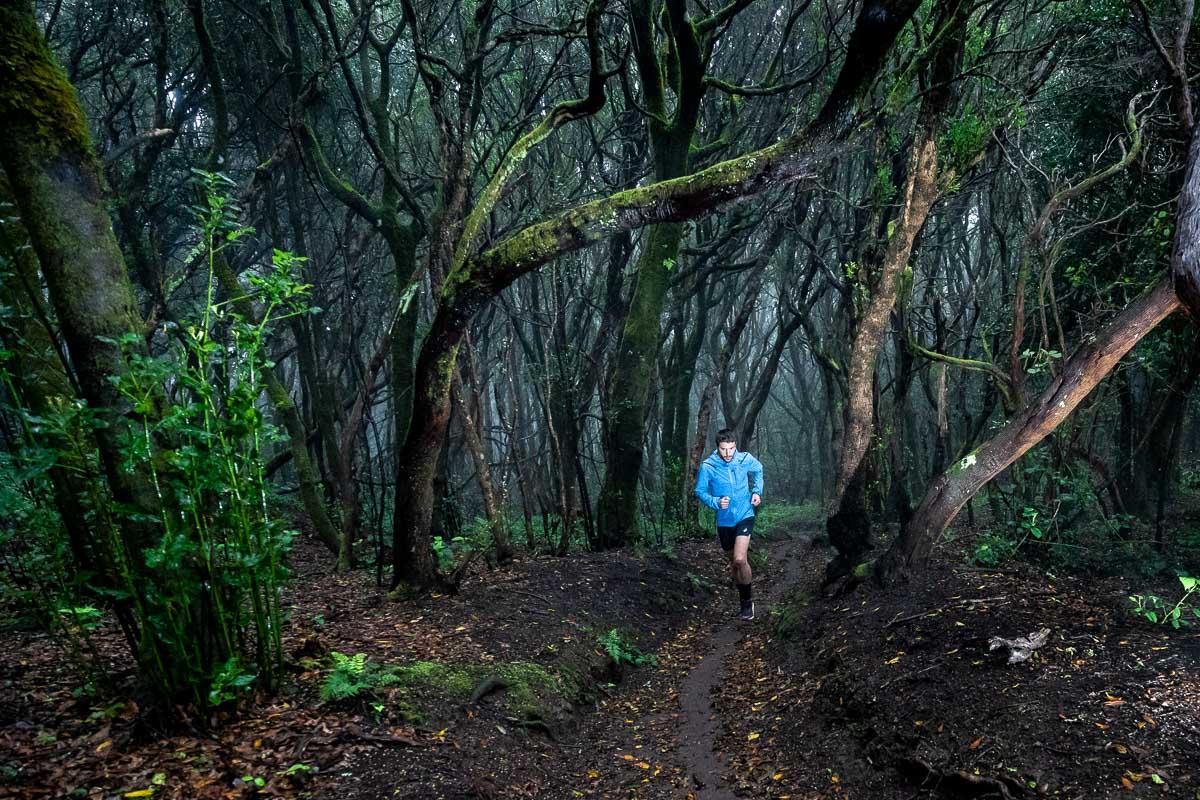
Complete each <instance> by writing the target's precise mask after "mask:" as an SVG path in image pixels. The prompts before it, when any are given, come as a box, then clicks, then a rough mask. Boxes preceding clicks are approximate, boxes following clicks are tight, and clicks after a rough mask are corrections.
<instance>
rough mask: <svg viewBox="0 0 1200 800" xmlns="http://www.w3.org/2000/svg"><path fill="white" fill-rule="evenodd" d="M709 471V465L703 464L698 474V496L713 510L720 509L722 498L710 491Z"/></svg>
mask: <svg viewBox="0 0 1200 800" xmlns="http://www.w3.org/2000/svg"><path fill="white" fill-rule="evenodd" d="M708 473H709V468H708V465H707V464H701V465H700V469H699V470H698V472H697V475H696V497H697V498H699V500H700V502H701V503H704V505H706V506H708V507H709V508H711V509H712V510H713V511H720V510H721V499H720V498H719V497H713V496H712V495H711V494H709V493H708Z"/></svg>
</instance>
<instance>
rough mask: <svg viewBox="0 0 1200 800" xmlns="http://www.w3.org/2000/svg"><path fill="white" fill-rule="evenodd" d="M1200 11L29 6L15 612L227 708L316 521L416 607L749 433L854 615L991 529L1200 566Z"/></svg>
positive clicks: (151, 678) (5, 62)
mask: <svg viewBox="0 0 1200 800" xmlns="http://www.w3.org/2000/svg"><path fill="white" fill-rule="evenodd" d="M1192 13H1193V4H1192V2H1191V0H1161V1H1159V0H1019V1H1018V0H978V1H977V2H969V1H968V0H925V2H919V0H851V1H850V2H841V1H840V0H835V2H822V3H816V2H812V0H785V1H784V2H755V1H754V0H728V2H722V0H717V2H705V1H704V0H691V1H690V2H689V1H688V0H589V2H586V3H569V2H560V1H559V0H526V1H525V2H500V0H476V1H475V2H468V3H464V2H443V3H430V2H424V1H423V0H300V2H297V3H293V2H289V1H288V0H283V1H282V2H281V1H280V0H121V2H93V1H92V0H39V1H38V2H36V3H31V2H25V1H24V0H4V1H3V2H0V125H2V128H3V134H2V136H0V164H2V165H3V172H2V173H0V204H2V205H3V209H4V211H3V214H2V215H0V217H2V219H0V269H2V271H3V272H2V276H0V277H2V279H3V282H2V284H0V343H2V346H0V354H2V355H3V361H2V362H0V377H2V378H3V382H2V386H0V402H2V403H3V410H2V414H0V436H2V443H3V460H2V461H0V471H2V472H3V477H2V483H3V487H0V548H2V550H3V560H4V564H5V568H6V577H5V578H4V580H5V586H6V587H8V588H6V589H5V591H6V592H9V593H10V594H11V596H12V597H13V598H15V599H13V600H12V603H14V604H17V605H20V606H21V607H23V608H24V607H29V608H35V609H36V608H40V609H42V611H41V612H40V613H42V614H43V618H44V620H45V624H46V625H50V626H56V625H57V626H60V627H61V628H62V629H63V630H65V631H68V632H74V633H75V634H78V633H79V632H80V631H81V630H82V629H83V628H82V627H81V623H80V621H79V620H78V619H74V618H72V619H69V620H64V618H63V616H62V615H61V614H60V613H59V611H58V610H59V609H63V608H69V609H80V608H86V609H92V610H93V611H95V610H96V609H100V611H96V613H98V614H99V613H103V614H104V615H111V618H112V619H115V620H116V624H117V625H118V626H119V628H120V630H121V632H122V635H123V636H124V638H125V640H126V641H127V643H128V646H129V648H130V652H132V653H133V657H134V659H135V661H136V663H137V665H138V673H139V675H140V677H141V679H142V681H143V682H144V684H145V685H146V686H147V687H149V691H150V693H151V694H153V695H155V696H157V697H158V698H159V699H160V700H163V701H165V702H164V705H170V704H171V703H173V702H182V703H184V704H190V705H191V706H192V707H195V708H211V707H217V706H220V705H221V704H222V703H224V702H226V701H229V700H231V699H234V698H235V697H236V696H237V695H238V693H239V692H240V691H241V690H242V689H243V688H244V687H245V686H247V685H250V684H251V683H254V684H255V685H259V686H262V687H264V688H275V687H278V686H279V685H280V682H281V681H282V680H283V673H282V666H281V665H282V663H283V661H284V654H283V649H282V645H281V641H280V633H279V632H280V627H281V625H282V624H283V623H282V619H283V612H282V611H281V608H280V603H279V587H280V585H281V584H282V583H283V582H284V581H285V579H286V575H287V571H288V570H287V568H286V566H285V565H286V564H287V562H288V552H289V548H290V547H291V546H292V545H293V544H294V541H295V537H297V536H301V537H304V538H306V539H307V538H311V539H313V540H315V541H317V542H320V543H321V544H322V546H324V547H326V548H327V549H328V550H329V551H330V552H331V554H332V555H333V556H334V557H335V561H336V568H337V569H338V570H342V571H346V570H352V569H356V568H364V569H373V570H375V573H374V574H375V577H376V580H377V581H378V582H379V583H381V584H386V586H387V588H388V589H390V590H394V591H393V592H392V597H393V599H398V600H402V599H403V598H405V597H411V596H414V595H419V594H420V593H422V592H426V591H429V590H435V591H447V590H450V591H453V590H457V588H458V587H460V586H461V585H463V584H464V582H467V581H470V580H471V576H472V575H473V574H476V573H477V572H478V570H480V569H482V568H484V566H487V567H493V566H495V565H497V564H503V563H505V562H507V561H509V560H510V559H512V558H513V556H514V554H515V553H522V552H524V553H533V552H547V553H554V554H557V555H559V556H567V555H568V554H570V553H577V552H579V551H581V550H586V551H609V550H615V549H618V548H624V547H627V546H637V547H643V548H670V547H672V546H673V544H674V543H677V542H680V541H683V540H685V539H687V538H688V537H693V536H695V535H697V534H700V535H703V536H709V535H711V531H710V530H709V529H710V527H711V525H712V515H711V512H710V511H708V510H707V509H703V508H701V506H700V505H699V503H698V502H697V499H696V496H695V494H694V493H693V486H694V485H695V483H696V476H697V469H698V467H699V464H700V463H701V462H702V461H703V460H704V459H705V458H706V457H707V456H708V454H709V453H710V452H712V449H713V434H714V433H715V432H716V431H717V430H718V429H720V428H729V429H731V430H733V431H734V432H735V433H736V437H737V442H738V447H739V448H740V449H741V450H744V451H751V452H753V453H754V454H755V455H756V456H757V457H758V458H759V459H760V460H761V462H762V463H763V465H764V474H765V477H766V489H765V492H764V500H765V502H766V506H765V510H770V509H771V507H772V506H774V507H775V509H776V510H782V509H786V513H787V514H789V515H792V518H794V519H795V520H800V521H802V523H803V524H804V525H805V526H807V527H809V528H813V529H820V530H821V532H822V533H823V535H825V536H827V537H828V540H829V542H830V544H831V545H832V547H833V552H834V557H832V559H831V560H830V562H829V564H828V566H827V569H826V571H825V575H824V589H825V591H826V592H828V593H829V594H831V595H833V594H837V593H845V592H849V591H855V590H857V591H863V592H867V591H872V590H873V588H875V587H879V586H888V585H891V584H894V583H895V582H897V581H906V580H907V581H920V580H923V578H922V577H921V576H922V575H923V569H924V568H925V566H926V564H927V561H928V558H929V555H930V552H931V550H933V549H934V548H935V547H937V546H938V545H939V543H940V542H941V541H942V540H943V534H944V532H945V531H946V530H947V528H948V527H949V526H950V525H951V523H953V522H955V520H956V519H957V518H958V517H959V515H960V513H962V514H963V515H964V516H966V517H967V518H968V522H969V525H970V526H971V527H972V529H978V530H982V531H983V533H981V534H980V536H979V538H978V540H977V542H976V544H974V545H972V547H973V550H972V552H973V554H974V557H975V558H976V559H977V560H978V561H979V563H980V564H982V565H984V566H995V565H996V563H997V561H998V560H1001V559H1004V558H1009V557H1012V556H1013V555H1014V554H1022V553H1024V554H1026V555H1033V557H1034V558H1036V559H1051V560H1059V561H1061V562H1063V563H1064V564H1068V565H1069V566H1070V567H1071V568H1078V569H1082V570H1085V571H1091V572H1105V571H1112V572H1121V571H1129V570H1133V569H1134V568H1135V567H1136V568H1137V569H1141V570H1146V571H1148V573H1149V574H1171V575H1173V574H1175V573H1176V572H1179V573H1182V574H1184V575H1187V574H1189V573H1190V574H1192V575H1194V574H1195V571H1196V569H1197V568H1198V567H1200V563H1198V561H1200V552H1198V550H1197V546H1196V542H1195V541H1194V534H1193V535H1192V536H1191V537H1190V538H1189V537H1188V536H1187V535H1186V531H1185V530H1184V529H1183V527H1182V526H1181V525H1180V524H1178V517H1179V515H1180V514H1182V513H1183V512H1184V511H1185V510H1186V508H1187V507H1188V506H1187V503H1188V501H1189V499H1190V498H1192V497H1193V495H1194V493H1195V492H1196V491H1197V489H1198V488H1200V477H1198V475H1200V472H1198V466H1197V464H1198V463H1200V461H1198V459H1200V426H1197V424H1196V417H1195V413H1194V411H1193V410H1192V406H1191V402H1190V399H1191V396H1192V392H1193V388H1194V386H1195V383H1196V380H1197V377H1198V376H1200V347H1198V346H1197V333H1196V327H1195V320H1197V319H1200V261H1198V256H1200V208H1198V207H1197V200H1198V199H1200V175H1198V174H1197V172H1196V161H1197V158H1198V154H1200V139H1196V138H1195V137H1194V136H1193V126H1194V118H1195V111H1194V109H1193V98H1192V94H1191V86H1190V75H1189V72H1188V69H1189V57H1190V56H1193V55H1194V53H1193V50H1194V47H1195V45H1194V40H1193V38H1192V35H1191V31H1192V27H1191V26H1192ZM1055 563H1058V561H1055ZM1193 585H1194V584H1193ZM10 589H11V592H10ZM6 602H7V601H6ZM14 607H16V606H15V605H14ZM1183 608H1184V609H1187V608H1190V606H1186V605H1185V606H1183ZM63 635H64V636H65V635H67V634H65V633H64V634H63Z"/></svg>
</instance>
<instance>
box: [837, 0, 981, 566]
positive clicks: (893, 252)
mask: <svg viewBox="0 0 1200 800" xmlns="http://www.w3.org/2000/svg"><path fill="white" fill-rule="evenodd" d="M938 20H939V24H938V25H937V27H938V28H939V29H941V28H942V27H943V26H945V27H946V33H945V35H944V38H943V39H942V40H941V43H940V45H939V46H938V50H937V53H936V54H935V55H934V66H933V75H932V79H931V85H932V88H931V89H930V90H929V91H928V92H927V93H926V95H925V98H924V100H923V101H922V103H921V111H920V113H919V114H918V117H917V125H916V130H915V132H914V133H913V142H912V149H911V151H910V154H909V162H908V174H907V176H906V178H905V182H904V194H903V198H904V205H903V207H902V209H901V212H900V217H899V219H898V220H897V221H896V224H895V230H894V233H893V234H892V236H891V238H890V239H889V240H888V244H887V248H886V250H885V251H884V254H883V259H882V263H881V265H880V270H879V277H878V280H877V281H876V283H875V285H874V286H873V287H872V288H871V301H870V304H869V305H868V306H867V309H866V311H865V313H864V314H863V316H862V318H861V319H860V320H859V322H858V326H857V328H856V330H855V333H854V343H853V345H852V347H851V354H850V366H849V369H848V380H847V386H848V392H847V401H848V402H847V405H846V413H845V418H846V423H845V431H844V434H843V438H842V450H841V462H840V464H839V466H838V473H837V482H836V483H835V484H834V493H833V504H832V508H833V513H832V514H831V515H830V517H829V519H828V520H827V522H826V528H827V530H828V532H829V541H830V544H832V545H833V546H834V547H835V548H836V549H837V551H838V558H837V559H836V560H835V562H834V563H835V564H837V565H838V567H840V568H844V569H847V570H849V569H852V568H853V567H854V565H855V564H857V562H858V561H859V559H860V558H861V557H862V555H863V553H865V552H866V550H867V549H868V548H869V547H870V520H869V518H868V517H867V515H866V512H865V508H864V507H863V505H862V500H861V497H862V492H861V491H849V488H850V484H851V481H862V480H863V474H862V468H863V465H864V457H865V455H866V453H867V448H868V446H869V444H870V440H871V435H872V430H873V428H874V425H873V420H874V402H873V391H874V389H873V386H874V382H875V360H876V356H877V355H878V353H879V350H880V348H881V347H882V345H883V337H884V333H885V327H886V325H887V322H888V319H889V317H890V315H891V310H892V306H893V305H894V304H895V301H896V295H897V292H898V289H899V285H900V274H901V272H903V270H904V268H905V267H906V266H907V265H908V260H909V257H910V256H911V254H912V248H913V243H914V242H915V241H916V238H917V234H918V233H919V232H920V230H921V228H922V227H923V226H924V225H925V219H926V217H928V215H929V211H930V209H931V208H932V207H933V204H934V202H935V201H936V200H937V198H938V195H939V180H942V181H944V180H947V179H948V176H947V175H942V176H939V175H938V142H937V136H938V130H939V128H940V125H941V119H942V117H943V116H944V115H945V114H946V113H947V111H948V110H949V108H950V105H951V102H952V100H953V97H954V95H953V91H952V86H953V77H954V75H955V73H956V71H957V66H958V61H959V56H960V54H961V52H962V47H963V42H964V36H965V31H966V13H965V9H964V8H963V7H962V6H959V5H955V4H950V5H947V6H943V7H942V8H941V9H940V10H939V13H938ZM948 172H949V171H948ZM831 566H832V565H831ZM833 577H837V576H836V575H833V574H832V573H828V572H827V578H833Z"/></svg>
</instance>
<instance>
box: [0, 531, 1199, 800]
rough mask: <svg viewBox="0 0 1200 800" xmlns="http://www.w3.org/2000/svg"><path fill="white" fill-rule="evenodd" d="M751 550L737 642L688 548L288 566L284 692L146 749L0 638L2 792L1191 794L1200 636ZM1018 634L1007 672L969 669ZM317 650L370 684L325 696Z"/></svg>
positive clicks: (986, 581) (1052, 592) (70, 678)
mask: <svg viewBox="0 0 1200 800" xmlns="http://www.w3.org/2000/svg"><path fill="white" fill-rule="evenodd" d="M754 552H755V553H757V554H759V555H757V556H756V557H755V560H756V561H757V568H758V569H757V574H756V593H757V594H756V596H757V600H758V618H757V619H756V620H755V621H754V622H753V623H749V624H747V623H742V622H740V621H738V620H736V618H735V612H736V602H735V599H736V595H735V594H734V592H733V590H732V588H731V587H730V586H729V584H728V577H727V574H726V573H725V572H724V569H723V564H722V563H721V560H720V558H719V552H718V550H717V548H716V546H715V543H714V542H710V541H703V542H689V543H686V544H684V545H681V546H680V547H679V549H678V550H677V551H676V552H675V553H673V554H672V555H671V556H670V557H668V556H664V555H662V554H635V553H633V552H620V553H606V554H578V555H572V556H570V557H568V558H563V559H558V558H552V557H548V556H536V557H523V558H519V559H518V560H517V561H516V562H514V563H513V564H511V565H508V566H506V567H503V568H500V569H497V570H494V571H482V570H481V572H480V573H479V574H477V575H474V576H472V578H471V579H470V580H469V581H468V582H467V583H465V584H464V586H463V590H462V592H461V593H460V594H458V595H433V596H427V597H424V598H420V599H418V600H410V601H404V602H390V601H388V600H387V599H386V598H385V596H384V594H383V592H382V591H381V590H379V589H377V588H375V586H374V581H373V576H372V575H370V574H367V573H365V572H359V573H354V574H351V575H348V576H347V575H330V574H328V568H329V564H328V563H327V559H326V558H325V556H324V555H323V554H322V553H321V552H319V551H318V550H316V549H314V548H311V547H302V548H301V549H300V550H299V551H298V553H297V555H296V559H295V561H296V570H297V573H298V575H297V578H296V581H295V582H294V584H293V587H294V588H293V589H292V590H290V591H289V594H288V597H287V605H288V606H289V608H290V614H289V628H288V631H287V637H286V642H287V648H288V652H289V653H290V654H291V657H290V663H291V667H292V673H291V678H290V680H289V681H288V684H287V686H286V687H285V689H284V691H283V692H281V693H280V694H279V695H277V696H275V697H274V698H269V699H268V698H258V699H257V701H255V700H251V701H250V702H247V703H244V704H243V706H242V708H241V709H240V710H239V711H238V712H237V714H236V715H230V716H229V717H228V718H226V719H223V720H221V721H220V724H219V725H218V726H217V727H215V728H213V729H211V730H207V731H206V730H202V729H200V728H196V729H194V730H175V731H172V732H170V733H169V734H164V733H163V732H162V731H159V730H154V729H151V728H149V727H147V726H146V724H145V722H144V715H143V714H142V713H141V712H140V708H139V707H138V705H137V703H136V698H135V697H131V696H130V693H129V692H128V691H127V690H125V691H123V688H124V686H123V685H121V684H118V685H117V686H116V687H111V688H110V689H108V690H106V691H107V693H106V691H105V690H101V691H99V692H87V691H81V690H80V688H81V682H80V679H79V677H78V672H77V671H75V670H74V669H73V668H72V666H71V664H70V662H69V660H68V659H66V658H65V657H64V655H63V654H62V652H61V651H59V650H58V649H56V648H55V647H53V646H52V644H51V642H49V641H48V640H47V638H46V637H44V636H42V635H40V634H37V633H34V632H30V631H21V630H14V629H12V628H11V627H10V628H9V629H7V630H6V631H5V632H3V633H0V797H21V798H26V797H28V798H40V797H93V798H121V797H156V798H249V797H311V798H325V797H338V798H363V799H364V800H366V799H367V798H398V797H413V798H417V797H420V798H493V797H495V798H501V797H503V798H510V797H512V798H519V797H542V798H572V797H595V798H625V797H637V798H695V799H696V800H721V799H722V798H732V797H755V798H758V797H761V798H786V797H790V798H821V797H831V798H832V797H837V798H917V797H934V796H948V797H970V796H976V797H988V796H990V797H1005V796H1009V797H1022V796H1024V797H1038V796H1050V797H1064V798H1103V797H1128V796H1140V795H1149V796H1154V797H1160V796H1161V797H1184V798H1196V797H1200V795H1198V794H1197V791H1200V635H1198V634H1197V632H1196V630H1195V629H1193V630H1191V631H1188V630H1184V631H1183V632H1170V631H1165V630H1163V629H1161V628H1155V627H1152V626H1149V625H1147V624H1146V623H1144V622H1139V621H1137V620H1134V619H1133V618H1132V617H1130V616H1129V614H1128V613H1127V612H1126V611H1125V606H1126V605H1127V603H1128V601H1127V600H1126V597H1125V595H1126V594H1127V593H1128V591H1127V589H1128V587H1126V586H1124V585H1123V584H1122V583H1121V582H1119V581H1115V580H1107V581H1098V580H1090V581H1083V580H1079V579H1072V578H1066V577H1059V578H1050V577H1048V576H1047V575H1046V574H1045V573H1044V572H1039V571H1037V570H1034V569H1032V568H1031V567H1019V568H1011V569H1005V570H998V571H979V570H976V569H967V568H964V567H963V561H962V560H961V559H955V560H954V561H947V562H939V563H937V564H935V565H934V568H933V569H932V570H931V571H930V573H929V575H928V576H927V578H926V579H925V580H923V581H919V582H917V583H914V584H913V585H910V586H908V587H905V588H904V589H903V590H898V591H894V592H887V593H878V592H876V593H870V594H867V593H859V594H855V595H850V596H848V597H844V598H840V599H838V600H835V601H827V600H823V599H814V597H815V596H816V591H817V587H818V585H819V579H820V575H821V573H822V570H823V567H824V563H825V561H826V560H827V558H828V552H827V551H826V550H824V549H821V548H819V547H814V546H813V545H812V543H811V540H810V538H809V537H808V536H807V535H805V533H804V532H803V531H790V532H789V533H788V536H787V538H779V539H776V540H774V541H767V540H766V539H765V538H756V542H755V547H754ZM1041 628H1049V629H1050V634H1049V639H1048V642H1047V644H1046V645H1044V646H1043V647H1042V648H1040V649H1039V650H1037V651H1036V652H1035V653H1034V655H1033V656H1032V658H1030V659H1029V660H1028V661H1026V662H1024V663H1019V664H1012V665H1009V664H1006V663H1004V661H1003V659H1002V658H1001V659H997V658H996V657H995V656H994V655H993V654H989V652H988V650H987V642H988V639H989V638H990V637H992V636H997V635H998V636H1003V637H1013V636H1021V635H1026V634H1029V633H1032V632H1034V631H1037V630H1039V629H1041ZM614 629H615V630H617V631H618V634H617V635H616V638H615V639H614V638H613V635H612V631H613V630H614ZM606 638H607V641H608V642H609V643H610V644H611V643H612V642H614V641H616V642H618V643H619V644H620V646H621V647H623V648H625V649H626V650H627V651H629V652H628V653H627V655H629V654H632V655H634V656H637V655H639V654H644V655H646V656H649V657H652V663H643V664H642V665H640V666H633V665H629V664H625V665H623V666H618V665H616V664H614V663H613V660H612V657H611V655H610V653H609V652H608V650H606V648H605V647H604V646H603V645H602V644H601V641H602V640H603V639H606ZM98 647H99V649H100V652H101V654H102V656H103V657H104V658H106V659H108V660H110V661H111V663H112V664H114V665H120V664H122V663H123V662H122V659H123V658H124V656H123V653H122V650H121V647H120V643H119V641H118V640H117V638H116V637H115V635H114V634H113V633H112V632H111V631H110V632H107V633H105V634H104V635H101V636H100V637H98ZM335 651H336V652H338V653H344V654H346V655H353V654H355V653H363V654H365V655H366V656H367V663H368V664H369V665H370V667H369V669H370V670H381V672H380V673H379V674H384V672H383V671H384V670H392V671H391V672H387V675H389V676H390V680H389V681H387V682H385V683H384V685H380V686H376V687H373V688H372V689H370V690H369V691H367V692H365V693H364V694H363V696H361V697H360V698H358V699H356V700H351V701H341V702H332V701H323V700H322V699H321V694H320V688H321V685H322V683H323V682H324V681H325V680H326V679H327V677H328V675H329V671H330V669H331V667H332V658H333V656H332V655H331V654H332V653H333V652H335ZM414 665H418V666H414ZM117 671H118V672H119V671H120V670H119V669H118V670H117ZM126 673H128V670H126ZM259 784H261V785H259Z"/></svg>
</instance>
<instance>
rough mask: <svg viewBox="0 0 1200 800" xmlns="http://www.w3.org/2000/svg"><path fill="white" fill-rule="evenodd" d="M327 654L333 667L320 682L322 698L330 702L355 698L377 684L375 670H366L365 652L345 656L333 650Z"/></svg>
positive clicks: (372, 688) (371, 689)
mask: <svg viewBox="0 0 1200 800" xmlns="http://www.w3.org/2000/svg"><path fill="white" fill-rule="evenodd" d="M329 655H330V658H331V659H332V660H333V668H332V669H331V670H329V674H327V675H326V676H325V680H324V682H323V683H322V684H321V699H322V700H324V701H326V702H332V703H336V702H339V701H342V700H355V699H358V698H360V697H362V696H363V695H364V694H367V693H368V692H371V691H373V690H374V689H375V688H376V686H377V685H378V678H377V676H376V673H375V671H374V670H372V671H371V672H370V673H368V672H367V656H366V654H365V653H357V654H356V655H353V656H347V655H345V654H343V653H338V652H336V651H335V652H333V653H330V654H329Z"/></svg>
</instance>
